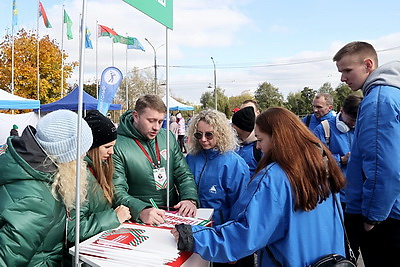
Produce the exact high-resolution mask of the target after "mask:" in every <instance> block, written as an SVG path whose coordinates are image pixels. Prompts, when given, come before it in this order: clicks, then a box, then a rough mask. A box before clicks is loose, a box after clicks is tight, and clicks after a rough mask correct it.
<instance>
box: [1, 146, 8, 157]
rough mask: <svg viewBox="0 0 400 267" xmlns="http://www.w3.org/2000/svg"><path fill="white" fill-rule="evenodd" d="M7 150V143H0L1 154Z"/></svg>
mask: <svg viewBox="0 0 400 267" xmlns="http://www.w3.org/2000/svg"><path fill="white" fill-rule="evenodd" d="M6 150H7V144H4V145H0V155H2V154H4V153H5V152H6Z"/></svg>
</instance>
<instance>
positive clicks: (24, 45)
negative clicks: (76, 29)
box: [0, 29, 78, 104]
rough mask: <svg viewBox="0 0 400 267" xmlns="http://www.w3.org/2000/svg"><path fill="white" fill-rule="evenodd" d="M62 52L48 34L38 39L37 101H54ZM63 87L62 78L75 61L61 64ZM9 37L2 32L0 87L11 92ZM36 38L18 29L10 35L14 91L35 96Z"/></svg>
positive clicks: (30, 32) (56, 94) (57, 87)
mask: <svg viewBox="0 0 400 267" xmlns="http://www.w3.org/2000/svg"><path fill="white" fill-rule="evenodd" d="M61 56H62V51H61V48H60V47H59V45H58V43H57V42H56V41H55V40H50V37H49V36H48V35H46V36H44V37H43V38H41V39H40V41H39V74H40V76H39V80H40V87H39V88H40V90H39V92H40V98H39V99H40V103H41V104H46V103H50V102H53V101H55V100H58V99H59V98H60V96H61V76H62V75H61V64H62V62H61ZM66 58H68V54H66V53H64V81H63V83H64V88H67V83H66V79H68V78H69V77H71V75H72V72H73V70H74V68H75V67H76V66H78V62H72V63H65V59H66ZM11 68H12V36H11V35H6V36H5V37H4V40H3V42H1V43H0V88H2V89H4V90H6V91H8V92H11ZM37 80H38V77H37V38H36V35H35V33H33V31H30V30H29V31H25V30H24V29H21V30H20V31H19V32H18V33H17V34H16V35H15V37H14V94H15V95H18V96H21V97H24V98H29V99H38V96H37V93H38V89H37Z"/></svg>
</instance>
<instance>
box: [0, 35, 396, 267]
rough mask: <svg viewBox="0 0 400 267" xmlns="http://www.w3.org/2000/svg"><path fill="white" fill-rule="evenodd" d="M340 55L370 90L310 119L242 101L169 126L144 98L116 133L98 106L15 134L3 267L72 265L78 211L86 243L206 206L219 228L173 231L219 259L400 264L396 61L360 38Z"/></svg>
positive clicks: (7, 149) (329, 103)
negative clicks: (381, 61) (334, 258)
mask: <svg viewBox="0 0 400 267" xmlns="http://www.w3.org/2000/svg"><path fill="white" fill-rule="evenodd" d="M333 60H334V62H336V66H337V69H338V71H339V72H340V73H341V81H342V82H346V83H347V84H348V85H349V87H350V88H351V89H352V90H353V91H357V90H359V89H362V92H363V96H364V97H361V96H358V95H356V94H351V95H349V96H347V97H346V99H345V100H344V101H343V103H342V106H341V108H340V110H339V111H338V113H337V114H336V112H334V111H333V98H332V96H331V95H330V94H327V93H319V94H317V95H316V96H315V98H314V100H313V102H312V107H313V113H312V114H309V115H307V116H305V117H304V118H302V119H300V118H299V117H298V116H296V115H295V114H293V113H292V112H291V111H289V110H287V109H285V108H282V107H270V108H268V109H266V110H264V111H261V109H260V107H259V106H258V104H257V102H256V101H254V100H246V101H244V102H243V104H242V106H241V107H240V109H239V108H238V109H235V112H234V114H233V116H232V120H231V122H230V121H228V119H227V117H226V115H225V114H224V113H221V112H219V111H217V110H211V109H205V110H202V111H200V112H198V113H197V114H195V116H194V117H193V118H191V119H190V122H188V123H186V122H185V119H184V117H183V115H182V114H181V113H180V112H179V113H177V114H175V115H173V116H171V117H170V127H169V129H170V131H169V132H167V130H166V129H165V128H163V127H162V125H163V122H164V120H165V116H166V115H167V107H166V106H165V104H164V102H163V101H162V99H161V98H160V97H159V96H157V95H144V96H141V97H139V99H138V100H137V101H136V103H135V107H134V109H133V110H128V111H126V112H125V113H124V114H122V116H121V117H120V120H119V124H118V127H116V125H115V124H114V123H113V122H112V121H111V120H110V119H109V118H108V116H104V115H103V114H101V113H100V112H99V111H90V112H88V113H87V114H86V116H85V117H84V118H78V116H77V114H76V113H74V112H72V111H68V110H58V111H54V112H51V113H49V114H47V115H45V116H44V117H42V118H41V119H40V120H39V122H38V124H37V125H36V127H32V126H28V127H26V128H25V129H24V130H23V132H22V134H21V135H20V136H19V135H18V134H16V135H12V136H10V137H9V138H8V139H7V142H6V144H4V145H2V146H0V168H1V169H2V175H1V177H0V266H61V264H64V265H65V266H68V265H69V264H71V263H70V258H69V257H67V256H65V254H66V253H65V250H66V249H68V246H70V245H72V242H74V240H75V239H76V238H77V237H75V222H76V219H77V216H79V221H80V231H79V240H80V241H83V240H86V239H87V238H89V237H91V236H93V235H95V234H97V233H100V232H102V231H104V230H108V229H112V228H116V227H118V226H119V225H120V224H121V223H123V222H125V221H127V220H133V221H137V222H142V223H145V224H149V225H158V224H161V223H163V222H164V221H165V218H166V210H167V209H174V210H176V211H177V212H178V214H180V215H182V216H190V217H194V216H196V212H197V209H198V208H212V209H213V210H214V213H213V217H212V221H213V225H212V227H204V226H193V225H186V224H181V225H177V226H176V228H175V229H173V230H172V231H171V233H172V235H173V236H174V238H175V239H176V242H177V247H178V249H179V250H181V251H191V252H195V253H197V254H199V255H200V256H201V257H202V258H203V259H205V260H208V261H211V262H213V266H242V267H245V266H254V265H255V260H257V261H258V266H260V267H264V266H290V267H292V266H294V267H297V266H299V267H300V266H312V265H313V264H314V263H316V262H317V261H318V260H319V259H321V258H322V257H324V256H326V255H329V254H338V255H342V256H343V257H342V259H344V257H346V258H348V259H350V256H351V251H354V253H355V256H356V258H358V257H360V255H362V258H363V260H364V264H365V266H367V267H374V266H400V263H399V261H398V260H397V259H396V256H397V253H399V252H400V169H399V168H400V164H398V162H400V150H399V149H398V148H397V147H398V146H397V141H398V140H400V129H399V127H400V122H399V121H400V119H399V117H400V116H399V113H400V90H399V89H400V80H399V76H400V63H399V62H392V63H388V64H385V65H382V66H381V67H378V58H377V54H376V51H375V49H374V48H373V47H372V45H370V44H368V43H366V42H352V43H349V44H347V45H345V46H344V47H343V48H342V49H340V50H339V51H338V52H337V53H336V55H335V56H334V57H333ZM78 125H80V126H81V127H80V128H81V131H80V133H79V135H78ZM186 125H187V126H186ZM167 139H168V140H169V141H168V142H167ZM186 140H187V141H186ZM78 143H79V144H80V147H79V152H80V154H79V155H77V153H78V149H77V144H78ZM167 144H168V145H167ZM167 149H169V150H168V151H167ZM186 154H187V155H186ZM77 169H78V170H79V172H77ZM76 173H79V174H80V176H79V181H80V185H79V188H80V192H79V193H80V198H79V200H80V204H81V208H80V212H79V214H77V213H76V210H75V207H76V199H75V194H76V182H75V179H76V178H75V177H76ZM336 196H337V197H336ZM337 198H338V199H339V200H340V201H336V199H337ZM168 205H169V206H168ZM342 212H343V214H344V224H343V223H342V221H341V216H342ZM345 233H347V235H345ZM347 237H348V240H349V242H350V246H346V239H347ZM65 244H66V245H65ZM63 252H64V253H63ZM254 255H256V257H255V256H254ZM346 266H350V265H346Z"/></svg>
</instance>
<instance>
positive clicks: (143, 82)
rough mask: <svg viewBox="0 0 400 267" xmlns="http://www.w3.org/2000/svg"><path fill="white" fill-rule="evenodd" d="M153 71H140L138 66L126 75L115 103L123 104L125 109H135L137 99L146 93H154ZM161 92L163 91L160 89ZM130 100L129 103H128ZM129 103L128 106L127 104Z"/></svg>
mask: <svg viewBox="0 0 400 267" xmlns="http://www.w3.org/2000/svg"><path fill="white" fill-rule="evenodd" d="M153 77H154V76H152V75H151V73H148V72H145V71H140V70H139V69H138V68H136V67H135V68H133V70H132V71H131V72H130V73H129V74H128V75H127V76H125V77H124V79H123V80H122V82H121V84H120V86H119V89H118V91H117V93H116V96H115V98H114V103H118V104H121V105H122V107H123V108H125V110H127V109H133V108H134V105H135V103H136V100H137V99H138V98H139V97H140V96H142V95H146V94H154V83H153ZM157 92H158V93H159V94H161V93H163V92H160V90H158V91H157ZM127 100H128V103H127ZM127 104H128V106H127Z"/></svg>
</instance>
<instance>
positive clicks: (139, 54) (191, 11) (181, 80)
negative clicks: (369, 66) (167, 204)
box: [0, 0, 400, 103]
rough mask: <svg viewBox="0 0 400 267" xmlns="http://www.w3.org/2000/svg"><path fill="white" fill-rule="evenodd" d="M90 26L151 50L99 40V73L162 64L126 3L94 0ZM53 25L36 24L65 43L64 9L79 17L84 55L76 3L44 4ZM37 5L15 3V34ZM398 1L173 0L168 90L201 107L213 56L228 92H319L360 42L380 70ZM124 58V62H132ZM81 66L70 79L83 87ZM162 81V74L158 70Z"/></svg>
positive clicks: (89, 70)
mask: <svg viewBox="0 0 400 267" xmlns="http://www.w3.org/2000/svg"><path fill="white" fill-rule="evenodd" d="M87 3H88V4H87V7H88V8H87V25H88V27H89V29H90V31H91V32H92V42H93V45H94V46H96V36H95V35H96V21H98V23H99V24H102V25H105V26H107V27H110V28H113V29H114V30H115V31H116V32H117V33H119V34H120V35H129V36H133V37H136V38H138V39H139V41H140V42H141V43H142V45H143V46H144V47H145V49H146V51H145V52H143V51H140V50H129V51H128V54H126V49H125V48H126V47H125V45H122V44H114V53H112V41H111V39H109V38H107V37H101V38H99V39H98V55H99V56H98V66H99V67H98V75H99V77H100V74H101V72H102V71H103V70H104V69H105V68H106V67H108V66H111V65H112V54H113V55H114V62H115V66H116V67H118V68H119V69H120V70H121V71H122V72H123V73H125V72H126V59H127V60H128V71H129V70H132V68H133V67H138V68H140V69H149V68H150V69H151V68H152V67H153V64H154V62H153V60H154V53H153V50H152V48H151V47H150V45H149V44H148V43H147V42H146V41H145V40H144V38H147V39H148V40H150V42H151V43H152V44H153V45H154V47H156V48H157V47H160V46H161V47H160V48H159V49H158V50H157V64H158V65H165V58H166V57H165V55H166V29H165V27H164V26H162V25H161V24H159V23H157V22H156V21H154V20H153V19H151V18H149V17H147V16H146V15H144V14H142V13H141V12H140V11H138V10H136V9H135V8H133V7H131V6H129V5H128V4H126V3H125V2H123V1H122V0H96V1H94V0H88V2H87ZM42 4H43V5H44V7H45V9H46V12H47V15H48V17H49V20H50V22H51V24H52V26H53V28H51V29H46V28H45V27H44V25H43V21H42V20H40V29H39V33H40V35H43V34H49V35H50V37H51V38H53V39H56V40H57V41H58V42H59V43H61V35H62V34H61V25H62V5H63V4H64V5H65V9H66V11H67V12H68V14H69V16H70V17H71V19H72V21H73V23H74V24H73V34H74V39H73V40H70V41H68V40H66V38H64V49H65V50H66V51H67V53H68V54H69V58H68V61H76V60H78V59H79V51H78V45H79V40H78V26H79V25H78V21H79V15H80V13H81V9H82V1H80V0H65V1H61V0H42ZM36 5H37V1H36V0H17V7H18V12H19V15H18V26H17V29H18V28H22V27H23V28H28V29H32V30H36V14H37V13H36ZM11 11H12V0H1V1H0V12H1V13H0V35H1V38H2V39H3V36H4V35H5V34H6V33H7V32H11V14H12V13H11ZM399 18H400V1H398V0H397V1H395V0H386V1H381V2H379V3H378V2H376V1H372V0H362V1H361V0H351V1H349V0H335V1H325V0H304V1H293V0H291V1H289V0H281V1H271V0H202V1H199V0H175V1H174V29H173V30H172V31H171V30H168V48H169V63H170V66H171V67H170V72H169V74H170V89H171V94H172V95H174V96H178V97H180V98H182V99H185V100H188V101H191V102H192V103H198V102H199V99H200V96H201V94H202V93H204V92H206V91H207V90H211V89H208V88H207V87H208V85H209V84H211V85H212V86H213V82H214V76H213V75H214V74H213V73H214V72H213V63H212V61H211V58H210V57H213V58H214V60H215V63H216V69H217V86H219V87H221V88H222V89H224V90H225V94H226V95H227V96H232V95H238V94H240V93H241V92H243V91H245V90H250V91H254V90H255V89H256V88H257V86H258V85H259V84H261V83H263V82H269V83H271V84H272V85H274V86H276V87H278V88H279V90H280V92H281V93H282V94H283V95H284V96H286V95H287V94H288V93H289V92H297V91H300V90H302V89H303V88H304V87H305V86H308V87H311V88H313V89H318V88H319V87H320V86H321V85H322V84H323V83H325V82H330V83H331V84H332V86H333V87H336V86H337V85H338V84H339V82H340V75H339V73H338V72H337V69H336V66H335V64H334V63H333V62H332V57H333V55H334V54H335V53H336V52H337V50H338V49H340V48H341V47H342V46H343V45H344V44H346V43H348V42H351V41H355V40H360V41H367V42H370V43H371V44H373V45H374V46H375V48H376V49H377V50H378V56H379V60H380V64H383V63H386V62H388V61H391V60H398V59H399V57H400V21H399ZM85 53H86V56H85V65H84V73H85V81H94V79H95V77H96V49H93V50H89V49H86V50H85ZM126 55H127V57H126ZM78 72H79V69H78V68H76V70H75V73H74V76H73V78H72V79H70V80H69V82H71V83H75V82H76V83H78ZM158 74H159V75H158V79H159V80H164V79H165V68H164V67H159V68H158Z"/></svg>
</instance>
